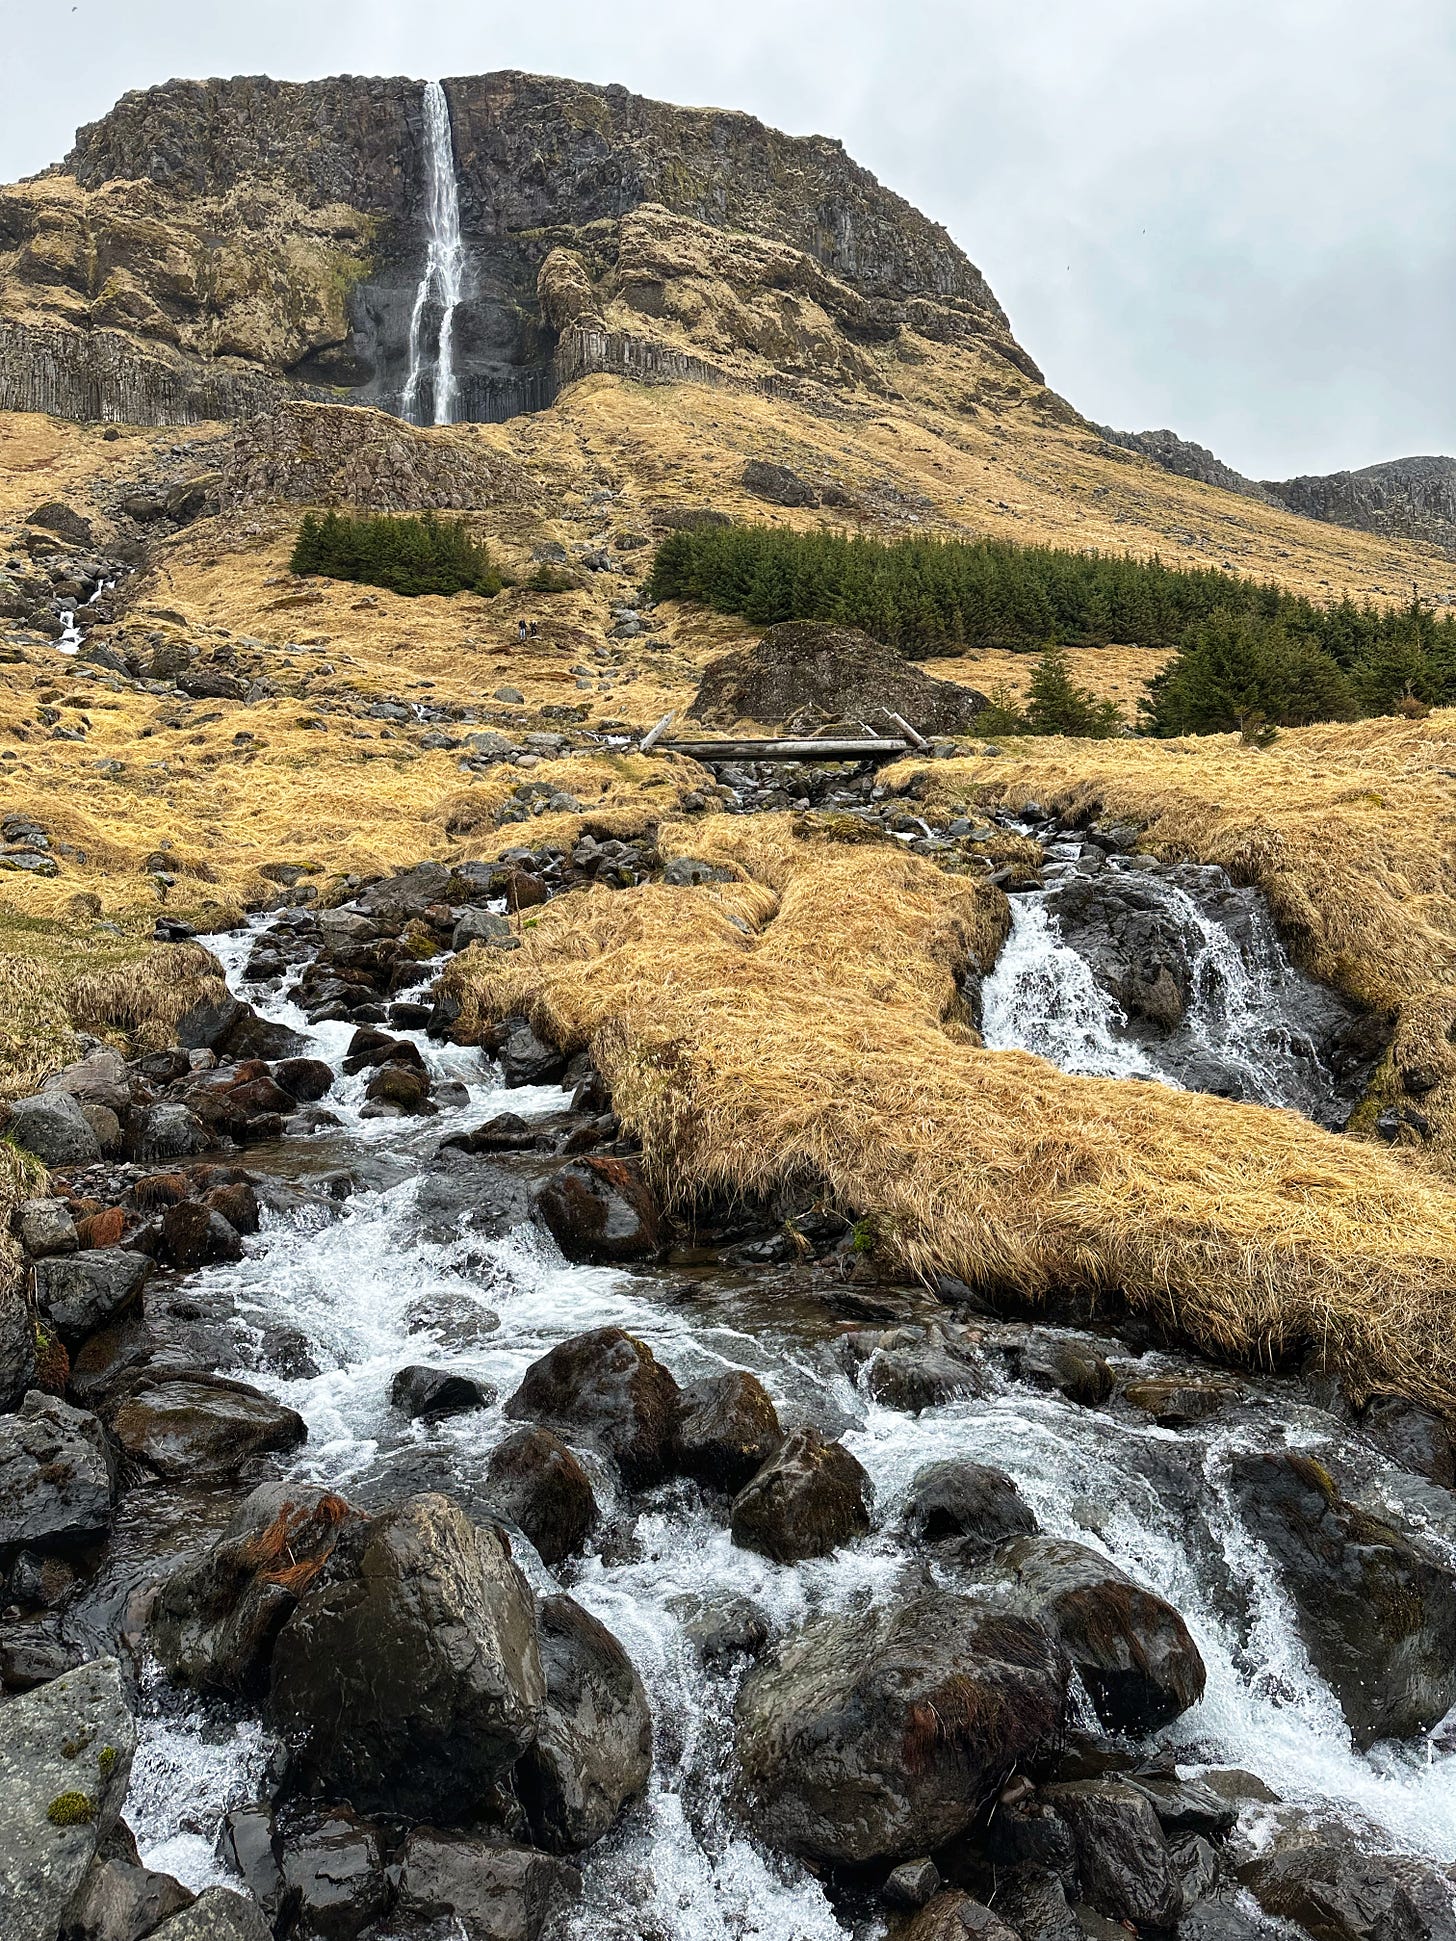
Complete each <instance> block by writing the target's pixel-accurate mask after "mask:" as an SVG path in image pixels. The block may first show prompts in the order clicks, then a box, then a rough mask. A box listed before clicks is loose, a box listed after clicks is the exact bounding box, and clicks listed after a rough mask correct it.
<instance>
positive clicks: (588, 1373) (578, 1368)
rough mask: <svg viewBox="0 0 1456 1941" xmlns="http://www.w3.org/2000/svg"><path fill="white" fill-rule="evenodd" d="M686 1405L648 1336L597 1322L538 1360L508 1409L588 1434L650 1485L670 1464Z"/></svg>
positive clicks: (625, 1470) (518, 1416)
mask: <svg viewBox="0 0 1456 1941" xmlns="http://www.w3.org/2000/svg"><path fill="white" fill-rule="evenodd" d="M680 1405H681V1393H680V1391H679V1389H678V1385H677V1383H676V1382H675V1381H674V1380H673V1378H672V1376H671V1375H670V1374H669V1373H668V1371H667V1370H666V1369H665V1368H664V1367H663V1366H662V1365H661V1363H660V1362H659V1361H658V1360H657V1358H656V1357H655V1356H654V1354H653V1352H652V1350H651V1349H650V1348H649V1347H648V1346H647V1344H646V1342H643V1341H639V1340H638V1339H637V1337H636V1336H635V1335H630V1334H627V1333H625V1332H624V1331H623V1330H622V1329H621V1328H594V1329H593V1330H592V1331H591V1332H590V1333H589V1334H578V1335H573V1336H572V1337H571V1339H570V1340H568V1341H562V1342H559V1343H558V1344H557V1345H556V1347H554V1348H553V1349H551V1351H550V1352H549V1353H548V1354H545V1355H543V1356H542V1357H541V1359H540V1360H539V1361H534V1362H532V1364H531V1366H530V1367H529V1368H528V1369H527V1370H526V1373H525V1375H524V1377H523V1378H522V1381H521V1385H520V1387H519V1388H518V1389H517V1390H516V1392H515V1394H514V1395H513V1396H512V1397H511V1399H510V1401H509V1402H507V1404H506V1414H507V1415H508V1416H510V1417H511V1419H512V1420H513V1421H516V1422H520V1421H530V1420H533V1419H534V1420H535V1421H538V1422H541V1423H544V1424H545V1425H546V1426H547V1427H549V1428H555V1429H557V1430H559V1431H561V1432H563V1433H565V1434H568V1435H575V1436H581V1437H585V1438H587V1439H588V1440H590V1441H591V1442H592V1443H593V1444H595V1445H596V1446H598V1447H599V1448H601V1449H602V1450H603V1451H604V1453H605V1454H607V1455H609V1456H610V1457H611V1458H612V1460H613V1461H614V1462H615V1463H616V1464H617V1466H618V1468H619V1469H620V1470H621V1472H622V1475H623V1478H624V1479H625V1480H626V1482H627V1483H629V1484H630V1485H631V1486H632V1487H633V1488H645V1487H647V1486H648V1485H650V1484H652V1483H656V1482H660V1481H661V1480H662V1478H663V1477H664V1476H666V1475H667V1473H668V1471H669V1468H670V1467H671V1459H672V1435H673V1430H674V1428H675V1427H676V1424H677V1419H678V1413H679V1409H680Z"/></svg>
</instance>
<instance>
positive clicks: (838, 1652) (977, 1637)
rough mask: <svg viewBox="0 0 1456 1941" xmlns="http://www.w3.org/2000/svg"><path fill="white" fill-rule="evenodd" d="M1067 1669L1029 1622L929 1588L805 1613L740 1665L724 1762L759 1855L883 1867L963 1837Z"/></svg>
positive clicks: (1041, 1745)
mask: <svg viewBox="0 0 1456 1941" xmlns="http://www.w3.org/2000/svg"><path fill="white" fill-rule="evenodd" d="M1066 1690H1067V1667H1066V1660H1065V1659H1064V1657H1063V1656H1062V1653H1061V1652H1060V1650H1059V1649H1058V1648H1057V1646H1056V1645H1055V1644H1054V1643H1053V1642H1052V1640H1051V1639H1050V1638H1049V1637H1048V1636H1047V1634H1046V1632H1045V1631H1043V1630H1042V1628H1041V1627H1040V1626H1039V1625H1037V1624H1034V1623H1032V1622H1030V1621H1029V1620H1027V1619H1025V1618H1020V1617H1015V1616H1010V1615H1007V1614H1006V1613H1004V1612H999V1611H993V1610H991V1609H989V1608H987V1607H985V1606H983V1605H978V1604H976V1603H973V1602H971V1601H970V1600H969V1599H966V1598H961V1597H953V1596H950V1595H949V1594H948V1593H945V1592H940V1591H931V1592H927V1593H924V1594H923V1595H921V1596H919V1597H915V1598H912V1599H910V1600H909V1601H907V1602H904V1603H896V1604H884V1605H879V1606H876V1607H873V1608H871V1609H870V1610H869V1611H865V1612H858V1611H857V1612H854V1613H851V1614H848V1615H846V1614H842V1613H836V1614H834V1615H831V1616H826V1617H821V1618H816V1619H814V1620H812V1621H811V1622H810V1623H809V1624H808V1625H807V1626H805V1628H804V1629H803V1630H802V1631H800V1632H798V1633H796V1634H795V1635H794V1636H792V1637H791V1638H789V1639H787V1640H786V1641H785V1642H784V1643H783V1644H782V1645H781V1646H780V1647H779V1648H778V1650H777V1651H776V1652H775V1653H774V1654H773V1656H772V1657H771V1658H769V1659H768V1660H766V1661H765V1662H764V1663H763V1664H762V1665H760V1666H758V1667H757V1668H756V1669H755V1670H753V1671H751V1672H750V1673H749V1674H748V1676H747V1678H746V1679H745V1680H744V1682H743V1686H742V1688H741V1690H740V1692H739V1696H738V1701H737V1705H736V1708H735V1717H736V1723H737V1746H738V1756H739V1762H740V1765H741V1768H742V1771H743V1774H744V1778H745V1782H746V1784H747V1786H748V1789H749V1792H750V1794H751V1796H752V1798H753V1800H754V1802H755V1806H756V1813H757V1819H758V1823H759V1825H760V1827H761V1830H762V1832H763V1834H764V1836H765V1837H766V1838H767V1839H768V1841H769V1842H770V1844H771V1845H773V1846H775V1847H780V1848H783V1849H785V1850H787V1851H789V1852H792V1853H797V1854H800V1855H802V1856H803V1857H804V1858H806V1859H808V1860H811V1861H816V1862H825V1863H828V1864H831V1865H836V1864H843V1865H867V1864H870V1863H877V1862H880V1863H882V1862H897V1861H900V1860H908V1859H913V1858H915V1857H916V1856H918V1855H921V1854H924V1853H927V1852H932V1851H934V1850H935V1849H936V1848H938V1847H940V1846H941V1845H942V1844H943V1843H944V1842H946V1841H948V1840H952V1839H954V1838H955V1837H956V1836H957V1835H958V1834H960V1833H962V1832H964V1831H965V1829H966V1828H967V1827H968V1826H969V1825H970V1824H971V1822H972V1821H973V1820H974V1818H975V1817H976V1815H977V1813H978V1812H979V1811H980V1810H981V1808H982V1807H983V1806H984V1804H985V1802H986V1801H987V1800H988V1799H989V1798H990V1796H991V1794H992V1793H993V1792H994V1791H995V1790H996V1788H997V1787H998V1786H999V1785H1000V1784H1001V1783H1002V1781H1003V1780H1004V1779H1005V1777H1006V1775H1007V1774H1008V1773H1009V1772H1011V1771H1012V1770H1013V1768H1015V1767H1017V1766H1019V1765H1022V1764H1026V1763H1031V1762H1033V1761H1035V1760H1036V1759H1037V1758H1039V1757H1040V1756H1041V1755H1042V1754H1043V1753H1044V1752H1045V1750H1046V1749H1047V1747H1048V1746H1050V1745H1051V1744H1052V1742H1053V1741H1054V1740H1055V1738H1056V1736H1057V1734H1058V1733H1059V1731H1060V1729H1061V1723H1062V1714H1063V1708H1064V1705H1065V1701H1066Z"/></svg>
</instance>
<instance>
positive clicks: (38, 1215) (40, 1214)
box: [15, 1196, 80, 1260]
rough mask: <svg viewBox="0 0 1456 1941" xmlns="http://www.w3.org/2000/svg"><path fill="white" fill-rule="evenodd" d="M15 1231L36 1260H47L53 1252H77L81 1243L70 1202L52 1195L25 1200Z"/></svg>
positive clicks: (16, 1219) (17, 1217) (16, 1221)
mask: <svg viewBox="0 0 1456 1941" xmlns="http://www.w3.org/2000/svg"><path fill="white" fill-rule="evenodd" d="M15 1232H16V1237H17V1238H18V1239H19V1241H20V1244H21V1246H22V1247H24V1249H25V1251H26V1252H27V1253H28V1254H29V1255H30V1257H31V1259H32V1260H45V1259H48V1258H49V1257H50V1256H51V1255H52V1254H73V1253H75V1251H76V1249H77V1247H78V1246H79V1245H80V1241H79V1240H78V1239H77V1237H76V1223H75V1221H74V1220H73V1219H72V1218H71V1215H70V1212H69V1210H68V1209H67V1206H66V1202H65V1201H64V1200H58V1199H53V1198H50V1197H49V1196H46V1197H43V1198H37V1199H33V1200H22V1201H21V1203H20V1210H19V1212H18V1213H17V1214H16V1216H15Z"/></svg>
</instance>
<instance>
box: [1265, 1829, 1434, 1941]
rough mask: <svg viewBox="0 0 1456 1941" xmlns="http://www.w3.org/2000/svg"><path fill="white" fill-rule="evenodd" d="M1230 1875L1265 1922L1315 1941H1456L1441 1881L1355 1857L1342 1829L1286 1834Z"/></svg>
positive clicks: (1429, 1869)
mask: <svg viewBox="0 0 1456 1941" xmlns="http://www.w3.org/2000/svg"><path fill="white" fill-rule="evenodd" d="M1238 1875H1239V1879H1240V1881H1241V1882H1242V1883H1243V1885H1244V1886H1245V1887H1247V1888H1248V1889H1249V1890H1250V1891H1251V1892H1252V1894H1253V1896H1254V1898H1255V1900H1257V1901H1258V1903H1259V1905H1260V1907H1261V1908H1263V1910H1264V1912H1265V1913H1266V1914H1270V1915H1273V1916H1274V1917H1275V1919H1277V1920H1281V1921H1290V1922H1293V1923H1294V1924H1295V1925H1296V1926H1297V1927H1300V1928H1303V1929H1304V1931H1305V1932H1306V1933H1307V1934H1310V1935H1313V1936H1314V1938H1315V1941H1456V1914H1453V1912H1452V1907H1451V1882H1450V1879H1449V1877H1448V1876H1447V1875H1446V1874H1445V1873H1444V1872H1443V1871H1442V1870H1441V1869H1440V1868H1438V1867H1434V1866H1432V1865H1431V1864H1430V1863H1429V1862H1428V1861H1424V1860H1417V1859H1415V1858H1413V1857H1410V1856H1407V1855H1402V1854H1372V1853H1362V1852H1360V1850H1359V1848H1358V1847H1357V1846H1356V1844H1355V1842H1354V1841H1353V1840H1351V1839H1350V1838H1349V1837H1348V1835H1347V1834H1346V1832H1345V1829H1343V1828H1340V1829H1336V1828H1332V1827H1325V1828H1321V1827H1318V1826H1295V1827H1291V1828H1286V1829H1284V1830H1282V1831H1281V1832H1280V1833H1279V1834H1278V1835H1277V1836H1276V1837H1275V1839H1274V1840H1273V1841H1272V1842H1271V1843H1270V1844H1269V1846H1268V1847H1267V1848H1266V1849H1265V1850H1264V1851H1262V1852H1260V1853H1258V1854H1255V1855H1253V1856H1251V1857H1250V1858H1249V1859H1247V1860H1245V1861H1244V1863H1243V1864H1242V1865H1241V1866H1240V1867H1239V1870H1238Z"/></svg>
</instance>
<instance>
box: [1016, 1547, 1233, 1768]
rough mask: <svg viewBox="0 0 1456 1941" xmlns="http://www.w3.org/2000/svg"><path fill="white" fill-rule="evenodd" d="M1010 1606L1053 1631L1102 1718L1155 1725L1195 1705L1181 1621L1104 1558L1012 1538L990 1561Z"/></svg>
mask: <svg viewBox="0 0 1456 1941" xmlns="http://www.w3.org/2000/svg"><path fill="white" fill-rule="evenodd" d="M989 1569H990V1571H991V1573H992V1575H993V1576H994V1577H995V1578H996V1579H997V1580H999V1581H1000V1582H1001V1583H1002V1584H1004V1585H1005V1587H1006V1589H1007V1591H1008V1593H1009V1596H1010V1599H1011V1602H1012V1604H1013V1606H1014V1608H1015V1609H1017V1610H1019V1611H1022V1612H1024V1613H1025V1614H1026V1615H1027V1616H1029V1617H1035V1618H1037V1619H1039V1620H1040V1622H1041V1623H1042V1624H1044V1625H1045V1626H1046V1628H1047V1630H1048V1631H1050V1632H1051V1633H1052V1634H1053V1636H1054V1637H1056V1638H1057V1639H1058V1641H1059V1642H1060V1644H1061V1645H1062V1647H1063V1648H1064V1650H1065V1651H1066V1653H1067V1656H1068V1657H1069V1658H1070V1659H1071V1661H1072V1663H1073V1665H1075V1667H1076V1669H1077V1673H1078V1676H1079V1677H1080V1678H1081V1680H1082V1683H1083V1684H1084V1685H1085V1686H1086V1688H1087V1694H1088V1697H1089V1698H1090V1699H1091V1700H1092V1703H1093V1706H1094V1707H1095V1708H1096V1711H1097V1716H1098V1717H1099V1718H1100V1719H1101V1720H1102V1722H1103V1724H1104V1725H1106V1726H1108V1727H1109V1728H1110V1729H1111V1730H1112V1731H1114V1732H1128V1733H1134V1734H1143V1733H1148V1732H1155V1731H1157V1730H1158V1729H1159V1727H1161V1726H1164V1725H1166V1724H1167V1723H1168V1722H1169V1721H1170V1720H1171V1719H1175V1718H1177V1717H1178V1715H1179V1713H1180V1712H1186V1711H1187V1710H1188V1708H1189V1706H1190V1705H1196V1704H1197V1703H1198V1701H1199V1699H1200V1698H1202V1696H1203V1687H1204V1682H1205V1680H1206V1677H1207V1672H1206V1670H1205V1668H1204V1663H1203V1659H1202V1657H1201V1656H1200V1654H1199V1650H1198V1646H1197V1645H1196V1644H1195V1643H1194V1642H1193V1638H1192V1636H1191V1634H1190V1633H1189V1630H1188V1626H1187V1625H1186V1624H1185V1623H1184V1622H1183V1619H1182V1618H1181V1617H1180V1616H1179V1614H1178V1612H1177V1611H1175V1610H1174V1609H1173V1606H1172V1605H1171V1604H1168V1603H1166V1602H1165V1601H1164V1600H1163V1599H1162V1598H1161V1597H1158V1596H1156V1595H1155V1594H1154V1593H1153V1592H1152V1591H1145V1590H1143V1589H1142V1588H1141V1587H1140V1586H1139V1585H1137V1584H1135V1583H1134V1582H1133V1580H1132V1579H1131V1578H1130V1577H1127V1576H1125V1575H1124V1574H1123V1572H1122V1571H1120V1570H1119V1569H1118V1568H1117V1566H1116V1565H1115V1564H1112V1563H1109V1561H1108V1560H1107V1558H1106V1557H1101V1556H1098V1554H1097V1553H1096V1552H1095V1551H1092V1550H1087V1549H1085V1548H1084V1547H1083V1546H1082V1545H1081V1544H1077V1543H1064V1542H1060V1541H1058V1540H1056V1539H1054V1538H1051V1537H1020V1538H1017V1539H1016V1540H1015V1541H1014V1542H1012V1543H1009V1544H1007V1545H1006V1546H1005V1547H1004V1549H1002V1550H1000V1551H998V1552H997V1554H996V1556H995V1558H994V1560H993V1562H992V1564H991V1565H990V1566H989Z"/></svg>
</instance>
